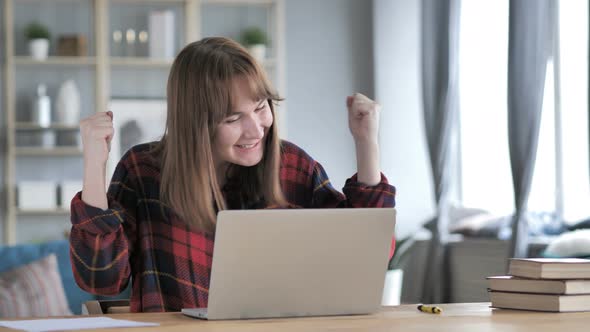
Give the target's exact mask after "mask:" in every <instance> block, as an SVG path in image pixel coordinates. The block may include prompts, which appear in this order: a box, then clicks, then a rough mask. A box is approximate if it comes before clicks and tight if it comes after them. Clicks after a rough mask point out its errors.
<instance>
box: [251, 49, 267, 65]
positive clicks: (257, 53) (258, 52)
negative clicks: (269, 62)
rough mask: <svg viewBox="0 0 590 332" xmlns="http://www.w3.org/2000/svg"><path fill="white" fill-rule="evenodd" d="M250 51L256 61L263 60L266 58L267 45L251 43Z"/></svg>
mask: <svg viewBox="0 0 590 332" xmlns="http://www.w3.org/2000/svg"><path fill="white" fill-rule="evenodd" d="M248 52H250V54H251V55H252V57H253V58H254V59H256V61H259V62H261V63H262V62H263V61H264V58H265V57H266V45H264V44H256V45H250V46H249V47H248Z"/></svg>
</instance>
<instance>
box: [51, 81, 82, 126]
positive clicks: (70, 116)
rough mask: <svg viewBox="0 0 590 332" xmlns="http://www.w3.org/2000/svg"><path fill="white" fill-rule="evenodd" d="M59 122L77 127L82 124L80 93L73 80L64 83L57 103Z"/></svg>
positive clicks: (60, 88) (58, 94)
mask: <svg viewBox="0 0 590 332" xmlns="http://www.w3.org/2000/svg"><path fill="white" fill-rule="evenodd" d="M55 104H56V105H55V106H56V113H57V114H56V115H57V121H58V122H59V123H62V124H66V125H71V126H76V125H78V124H79V122H80V92H79V91H78V87H77V86H76V82H74V81H73V80H67V81H65V82H63V83H62V85H61V86H60V87H59V91H58V93H57V100H56V102H55Z"/></svg>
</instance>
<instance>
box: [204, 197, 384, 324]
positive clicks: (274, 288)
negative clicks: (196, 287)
mask: <svg viewBox="0 0 590 332" xmlns="http://www.w3.org/2000/svg"><path fill="white" fill-rule="evenodd" d="M394 227H395V210H394V209H393V208H361V209H286V210H228V211H221V212H219V214H218V216H217V227H216V235H215V245H214V255H213V265H212V270H211V281H210V287H209V301H208V302H209V303H208V310H207V316H208V317H207V318H208V319H210V320H214V319H245V318H266V317H297V316H325V315H351V314H367V313H372V312H375V311H377V310H378V308H379V307H380V304H381V297H382V293H383V284H384V279H385V273H386V271H387V264H388V259H389V252H390V247H391V241H392V237H393V232H394Z"/></svg>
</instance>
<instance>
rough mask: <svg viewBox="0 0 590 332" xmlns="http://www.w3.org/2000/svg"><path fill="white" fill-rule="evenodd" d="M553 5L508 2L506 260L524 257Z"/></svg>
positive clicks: (547, 0)
mask: <svg viewBox="0 0 590 332" xmlns="http://www.w3.org/2000/svg"><path fill="white" fill-rule="evenodd" d="M555 5H556V4H555V1H554V0H511V1H510V26H509V41H508V136H509V137H508V141H509V147H510V166H511V168H512V183H513V186H514V204H515V213H514V216H513V219H512V238H511V241H510V252H509V255H510V256H511V257H526V255H527V248H528V221H527V218H526V208H527V202H528V196H529V192H530V187H531V182H532V178H533V171H534V167H535V158H536V154H537V143H538V137H539V126H540V123H541V110H542V106H543V88H544V85H545V72H546V67H547V60H548V57H549V55H550V54H551V50H552V48H553V43H552V22H553V21H554V19H555V15H552V13H555V7H554V6H555Z"/></svg>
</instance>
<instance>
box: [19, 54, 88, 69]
mask: <svg viewBox="0 0 590 332" xmlns="http://www.w3.org/2000/svg"><path fill="white" fill-rule="evenodd" d="M14 63H15V64H17V65H31V66H92V65H95V64H96V58H95V57H84V56H50V57H48V58H47V59H46V60H35V59H33V58H31V57H30V56H20V55H19V56H15V57H14Z"/></svg>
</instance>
